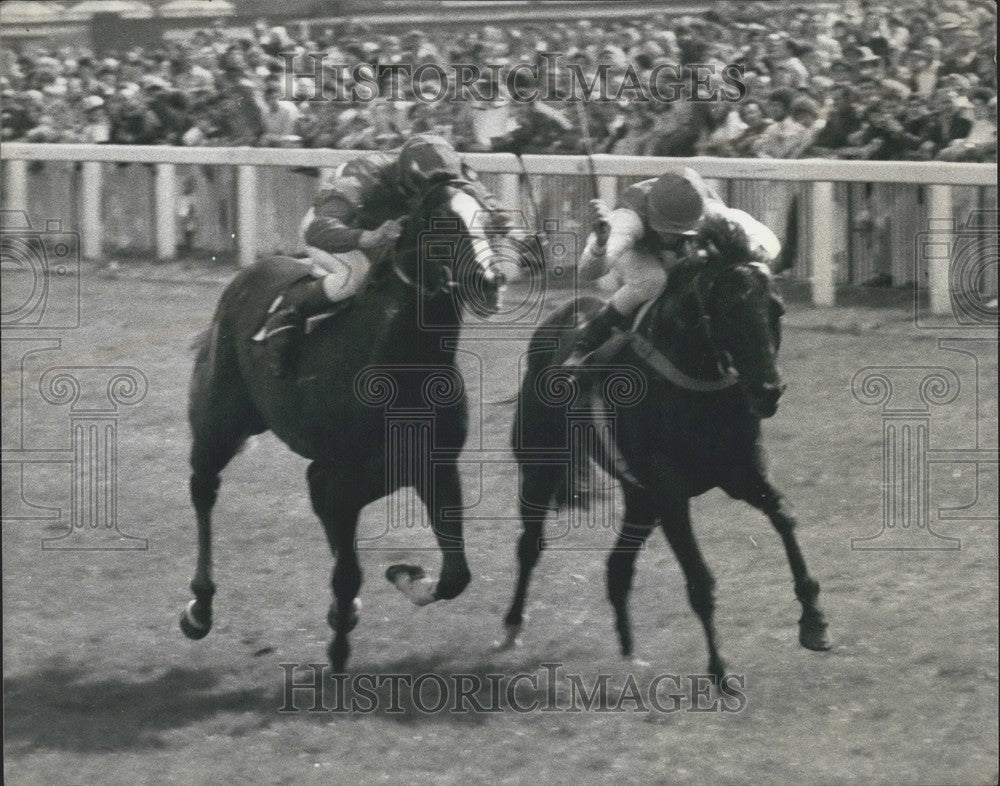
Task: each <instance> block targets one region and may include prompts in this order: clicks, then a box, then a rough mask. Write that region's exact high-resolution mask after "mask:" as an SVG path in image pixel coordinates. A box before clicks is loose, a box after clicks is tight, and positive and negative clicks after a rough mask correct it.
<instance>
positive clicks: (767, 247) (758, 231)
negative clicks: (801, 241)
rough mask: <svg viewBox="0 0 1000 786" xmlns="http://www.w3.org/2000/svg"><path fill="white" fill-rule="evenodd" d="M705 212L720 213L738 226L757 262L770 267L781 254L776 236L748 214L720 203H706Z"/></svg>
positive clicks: (779, 243) (779, 242)
mask: <svg viewBox="0 0 1000 786" xmlns="http://www.w3.org/2000/svg"><path fill="white" fill-rule="evenodd" d="M705 212H706V214H710V213H716V214H718V213H722V214H723V215H724V216H725V217H726V218H727V219H729V220H730V221H732V222H733V223H735V224H738V225H739V226H740V227H741V228H742V229H743V232H744V233H745V234H746V237H747V243H748V246H749V250H750V252H751V253H752V254H753V256H754V258H755V259H757V261H759V262H763V263H764V264H766V265H771V264H772V263H773V262H774V261H775V260H776V259H777V258H778V256H779V255H780V254H781V241H780V240H778V237H777V235H775V234H774V232H772V231H771V230H770V229H768V228H767V227H766V226H765V225H764V224H762V223H761V222H760V221H758V220H757V219H756V218H754V217H753V216H751V215H750V214H749V213H745V212H743V211H742V210H738V209H737V208H734V207H726V205H725V204H724V203H723V202H721V201H718V202H710V203H708V205H706V209H705Z"/></svg>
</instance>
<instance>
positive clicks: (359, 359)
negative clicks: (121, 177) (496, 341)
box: [181, 179, 503, 672]
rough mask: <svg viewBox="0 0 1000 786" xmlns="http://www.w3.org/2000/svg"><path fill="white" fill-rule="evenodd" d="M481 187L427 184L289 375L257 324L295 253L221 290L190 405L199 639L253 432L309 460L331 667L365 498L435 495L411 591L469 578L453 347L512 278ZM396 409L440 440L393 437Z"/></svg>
mask: <svg viewBox="0 0 1000 786" xmlns="http://www.w3.org/2000/svg"><path fill="white" fill-rule="evenodd" d="M484 194H485V191H484V190H483V189H482V187H481V185H480V184H479V183H472V182H469V181H465V180H458V179H451V180H448V181H446V182H437V183H435V184H433V185H431V186H430V187H429V188H428V189H426V191H425V193H424V194H423V195H422V196H421V197H420V198H418V200H417V202H418V204H415V205H414V206H413V208H412V211H411V212H412V215H411V216H410V218H409V219H408V220H406V221H405V223H404V228H403V232H402V234H401V235H400V237H399V239H398V241H397V243H396V246H395V248H394V250H393V251H391V252H389V256H388V258H387V259H385V260H383V262H382V263H381V264H380V265H378V266H377V271H376V273H375V274H373V280H372V281H371V282H369V284H368V287H367V289H366V290H365V291H363V292H362V293H360V294H359V295H358V296H357V297H356V298H355V301H354V302H353V304H352V305H351V306H350V308H349V309H348V310H347V311H346V313H343V314H337V315H335V316H333V317H330V318H328V319H326V320H325V321H324V322H322V323H321V324H319V325H318V327H316V329H314V330H312V331H311V332H309V333H308V335H306V336H305V337H304V339H303V341H302V344H301V346H300V348H299V352H298V363H297V373H294V374H291V375H288V378H277V377H275V376H273V375H271V374H270V373H269V372H268V369H267V364H266V363H264V362H263V359H262V354H261V353H262V352H263V350H262V347H261V345H260V344H257V343H255V342H253V341H251V336H253V335H254V333H255V332H256V331H257V330H258V328H259V327H260V323H261V322H262V321H263V316H264V314H265V313H266V312H267V310H268V306H269V305H270V304H271V303H272V302H274V301H275V299H276V297H277V296H278V295H279V294H280V293H281V292H283V291H284V290H285V289H286V288H287V287H289V286H291V285H293V284H294V282H296V281H298V280H299V279H301V278H303V277H305V276H307V275H308V274H309V268H308V266H307V265H305V264H303V262H302V261H301V260H297V259H293V258H288V257H275V258H271V259H267V260H264V261H261V262H258V263H257V264H256V265H254V266H252V267H250V268H248V269H247V270H245V271H243V272H241V273H240V274H239V275H237V276H236V278H235V279H234V280H233V281H232V282H231V283H230V284H229V285H228V287H227V288H226V290H225V291H224V292H223V294H222V297H221V299H220V301H219V305H218V308H217V310H216V312H215V316H214V317H213V320H212V324H211V327H210V329H209V330H208V331H206V333H205V334H204V336H203V338H202V340H201V341H200V347H199V351H198V354H197V359H196V361H195V366H194V372H193V375H192V380H191V387H190V401H189V407H188V416H189V420H190V424H191V429H192V434H193V444H192V448H191V468H192V475H191V484H190V490H191V501H192V503H193V505H194V509H195V513H196V516H197V522H198V562H197V569H196V571H195V575H194V579H193V581H192V582H191V590H192V591H193V593H194V599H193V600H192V601H191V602H190V603H189V604H188V606H187V608H186V609H185V611H184V612H183V613H182V615H181V629H182V630H183V632H184V633H185V635H187V636H188V637H189V638H193V639H200V638H202V637H203V636H205V635H206V634H207V633H208V632H209V630H210V629H211V626H212V598H213V595H214V593H215V584H214V582H213V581H212V558H211V511H212V507H213V505H214V503H215V500H216V497H217V492H218V489H219V482H220V481H219V473H220V472H221V471H222V469H223V468H224V467H225V466H226V465H227V464H228V462H229V461H230V459H232V457H233V456H234V455H235V454H236V453H237V452H238V450H239V449H240V447H241V446H242V445H243V443H244V442H245V441H246V440H247V438H248V437H250V436H251V435H253V434H258V433H261V432H264V431H266V430H268V429H270V430H271V431H273V432H274V433H275V434H276V435H277V436H278V437H279V438H280V439H281V440H282V441H284V442H285V443H286V444H287V445H288V446H289V447H290V448H291V449H292V450H293V451H295V452H296V453H298V454H299V455H301V456H304V457H306V458H308V459H311V462H312V463H311V464H310V465H309V469H308V473H307V479H308V486H309V493H310V497H311V501H312V506H313V509H314V510H315V512H316V514H317V516H319V518H320V520H321V521H322V523H323V528H324V531H325V533H326V536H327V540H328V541H329V545H330V549H331V550H332V552H333V555H334V559H335V566H334V570H333V577H332V590H333V596H334V600H333V603H332V605H331V607H330V612H329V615H328V621H329V624H330V627H331V628H332V629H333V640H332V642H331V643H330V646H329V649H328V655H329V658H330V663H331V666H332V668H333V669H334V671H337V672H340V671H342V670H343V668H344V666H345V664H346V662H347V659H348V656H349V653H350V645H349V642H348V633H349V632H350V630H351V629H353V627H354V625H355V624H356V623H357V621H358V614H357V610H358V608H359V604H358V603H356V601H355V599H356V598H357V595H358V591H359V589H360V586H361V580H362V577H361V567H360V564H359V561H358V555H357V551H356V544H355V530H356V528H357V521H358V515H359V512H360V510H361V508H362V507H364V506H365V505H366V504H368V503H370V502H372V501H374V500H377V499H379V498H381V497H384V496H386V495H388V494H391V493H392V492H393V491H395V490H396V489H397V488H401V487H404V486H415V487H416V490H417V493H418V494H419V496H420V498H421V500H422V502H423V503H424V505H425V506H426V507H427V510H428V514H429V517H430V520H431V524H432V526H433V529H434V534H435V536H436V538H437V542H438V545H439V547H440V549H441V551H442V554H443V562H442V569H441V573H440V578H438V579H436V580H435V579H434V578H433V577H432V576H430V575H426V574H424V572H423V570H422V569H421V568H420V567H417V566H412V565H394V566H392V567H390V568H389V570H388V571H387V572H386V577H387V578H388V579H389V580H390V581H392V582H393V583H395V584H396V586H397V587H398V588H399V589H400V590H402V591H403V592H404V594H406V595H407V596H408V597H409V598H410V599H411V600H412V601H413V602H415V603H417V604H418V605H423V604H426V603H430V602H432V601H435V600H447V599H451V598H454V597H456V596H457V595H458V594H459V593H461V592H462V590H463V589H464V588H465V586H466V585H467V584H468V583H469V581H470V579H471V574H470V572H469V568H468V565H467V563H466V559H465V553H464V541H463V535H462V519H461V517H460V515H456V511H460V510H461V507H462V495H461V487H460V485H459V476H458V470H457V465H456V459H457V458H458V454H459V452H460V451H461V449H462V446H463V444H464V443H465V438H466V430H467V406H466V400H465V391H464V386H463V383H462V377H461V375H460V373H459V371H458V369H457V367H456V366H455V351H456V344H457V337H458V333H459V330H460V324H461V321H462V319H463V315H464V314H465V313H466V311H471V312H472V313H473V314H475V315H477V316H479V317H485V316H487V315H489V314H491V313H494V312H495V311H496V309H497V308H498V299H499V293H500V290H501V288H502V284H503V277H502V274H499V273H498V272H496V271H495V270H494V269H493V267H492V263H493V260H492V251H491V249H490V245H489V243H488V241H487V239H486V238H485V237H484V236H483V233H482V231H481V229H480V226H481V223H482V222H481V221H480V215H479V214H480V213H488V211H487V210H486V209H485V208H484V207H483V201H484V199H483V196H484ZM429 248H430V251H429ZM442 249H444V250H443V251H442ZM431 251H433V253H431ZM463 307H464V308H463ZM389 409H392V410H393V411H394V412H397V413H398V412H403V413H406V412H411V413H416V415H414V417H419V418H421V419H426V417H428V416H429V417H432V418H433V441H434V444H433V445H428V444H426V440H425V441H424V442H422V443H421V444H419V445H409V446H404V447H408V449H405V450H404V449H397V448H398V446H395V447H394V445H393V444H390V442H391V441H392V440H391V439H389V438H388V437H387V429H386V422H387V420H386V415H387V412H388V410H389ZM431 448H433V457H432V456H431Z"/></svg>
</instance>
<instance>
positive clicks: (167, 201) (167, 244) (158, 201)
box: [153, 164, 177, 260]
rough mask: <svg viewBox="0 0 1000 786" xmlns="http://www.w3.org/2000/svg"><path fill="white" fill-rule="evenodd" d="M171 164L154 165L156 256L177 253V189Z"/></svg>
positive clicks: (173, 168) (164, 257)
mask: <svg viewBox="0 0 1000 786" xmlns="http://www.w3.org/2000/svg"><path fill="white" fill-rule="evenodd" d="M175 176H176V167H175V166H174V165H173V164H157V165H156V185H155V188H154V198H153V205H154V209H155V211H156V258H157V259H160V260H165V259H173V258H174V256H175V255H176V254H177V220H176V210H175V207H176V204H177V201H176V200H177V191H176V188H175V184H174V180H175Z"/></svg>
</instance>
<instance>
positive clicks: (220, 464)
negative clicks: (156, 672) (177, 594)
mask: <svg viewBox="0 0 1000 786" xmlns="http://www.w3.org/2000/svg"><path fill="white" fill-rule="evenodd" d="M246 436H247V435H246V434H245V433H244V432H243V431H238V430H235V429H231V430H230V432H229V433H216V432H210V433H198V431H197V430H196V432H195V435H194V444H193V445H192V448H191V469H192V472H191V484H190V488H191V503H192V504H193V505H194V510H195V516H196V517H197V520H198V564H197V567H196V568H195V573H194V579H192V581H191V591H192V592H193V593H194V600H192V601H191V602H190V603H188V606H187V608H186V609H185V610H184V613H183V614H182V615H181V630H182V631H183V632H184V635H185V636H187V637H188V638H189V639H200V638H204V637H205V636H206V635H207V634H208V632H209V631H210V630H211V629H212V598H213V596H214V595H215V583H214V582H213V581H212V507H213V506H214V505H215V500H216V497H217V496H218V491H219V473H220V472H222V470H223V469H224V468H225V466H226V464H228V463H229V461H230V459H232V457H233V456H234V455H236V452H237V451H238V450H239V449H240V446H241V445H242V444H243V442H244V440H245V439H246Z"/></svg>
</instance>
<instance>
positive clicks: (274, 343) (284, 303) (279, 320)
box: [254, 279, 330, 378]
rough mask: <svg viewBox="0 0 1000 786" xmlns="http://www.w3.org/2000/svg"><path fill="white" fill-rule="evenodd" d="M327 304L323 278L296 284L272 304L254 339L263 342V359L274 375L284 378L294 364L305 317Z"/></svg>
mask: <svg viewBox="0 0 1000 786" xmlns="http://www.w3.org/2000/svg"><path fill="white" fill-rule="evenodd" d="M329 307H330V299H329V297H327V295H326V292H325V290H324V289H323V279H313V280H311V281H307V282H305V283H301V284H297V285H295V286H293V287H292V288H291V289H290V290H289V291H288V292H285V293H284V294H283V295H280V296H279V297H278V298H277V299H276V300H275V301H274V303H272V304H271V308H270V309H269V310H268V317H267V321H266V322H265V323H264V326H263V327H262V328H261V329H260V331H259V332H258V333H257V334H256V335H255V336H254V340H255V341H263V342H264V346H265V350H266V354H265V357H266V362H267V364H268V367H269V368H270V370H271V373H272V374H273V375H274V376H276V377H279V378H281V377H284V376H285V375H286V374H288V372H289V371H290V370H291V368H292V367H293V366H294V359H295V358H294V354H295V349H296V348H297V347H298V343H299V342H298V339H299V338H300V336H301V335H302V332H303V329H304V328H305V323H306V320H307V319H308V318H309V317H311V316H312V315H313V314H318V313H319V312H321V311H323V310H324V309H326V308H329Z"/></svg>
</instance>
